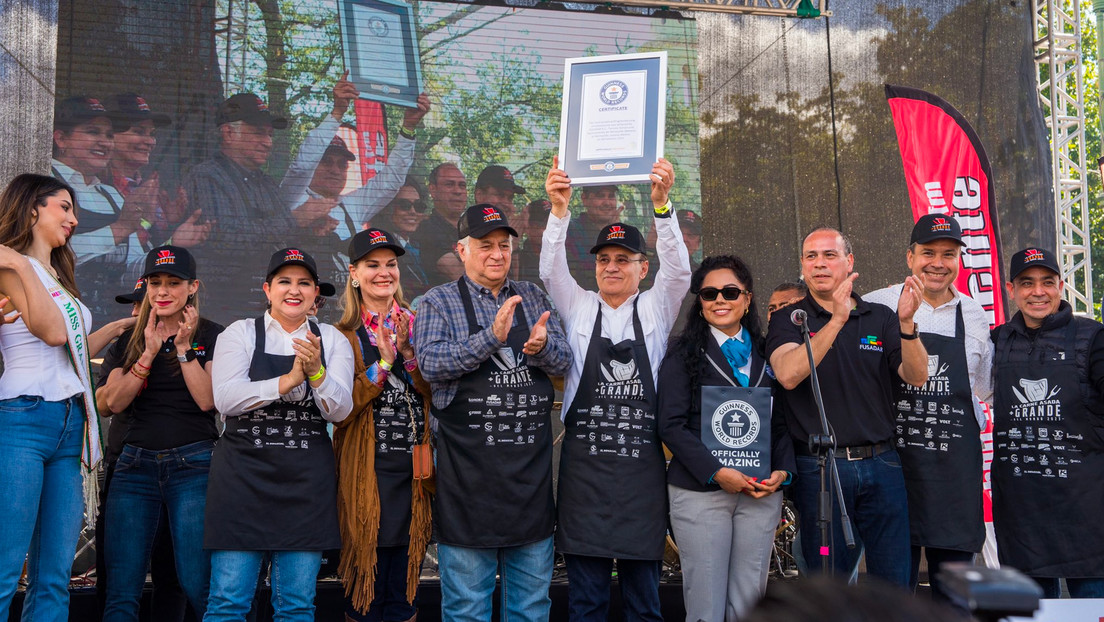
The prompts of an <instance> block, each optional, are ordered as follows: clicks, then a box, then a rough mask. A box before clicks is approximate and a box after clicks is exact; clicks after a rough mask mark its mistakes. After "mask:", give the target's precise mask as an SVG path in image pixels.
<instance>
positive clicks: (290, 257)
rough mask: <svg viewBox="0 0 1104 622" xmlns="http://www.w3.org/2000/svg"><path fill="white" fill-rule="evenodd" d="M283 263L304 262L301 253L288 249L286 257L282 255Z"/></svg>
mask: <svg viewBox="0 0 1104 622" xmlns="http://www.w3.org/2000/svg"><path fill="white" fill-rule="evenodd" d="M284 261H305V260H304V259H303V252H302V251H299V250H296V249H294V248H291V249H288V252H287V254H286V255H284Z"/></svg>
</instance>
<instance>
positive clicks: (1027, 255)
mask: <svg viewBox="0 0 1104 622" xmlns="http://www.w3.org/2000/svg"><path fill="white" fill-rule="evenodd" d="M1043 259H1045V257H1044V256H1043V251H1040V250H1038V249H1034V248H1029V249H1027V250H1026V251H1024V263H1027V262H1029V261H1042V260H1043Z"/></svg>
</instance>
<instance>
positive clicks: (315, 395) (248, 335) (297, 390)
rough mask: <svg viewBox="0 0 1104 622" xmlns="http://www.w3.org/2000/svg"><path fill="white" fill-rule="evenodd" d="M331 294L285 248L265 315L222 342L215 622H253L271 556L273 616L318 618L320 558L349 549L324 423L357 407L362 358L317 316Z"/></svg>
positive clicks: (211, 610) (216, 372)
mask: <svg viewBox="0 0 1104 622" xmlns="http://www.w3.org/2000/svg"><path fill="white" fill-rule="evenodd" d="M327 289H328V290H329V294H332V293H333V291H332V290H333V287H332V286H328V287H326V288H322V287H320V286H319V283H318V267H317V264H315V262H314V258H313V257H311V256H310V255H309V254H307V253H305V252H303V251H302V250H300V249H298V248H285V249H282V250H279V251H276V253H275V254H273V255H272V258H271V259H270V260H269V262H268V272H267V276H266V277H265V283H264V292H265V295H266V296H267V297H268V311H266V312H265V314H264V315H263V316H261V317H259V318H253V319H245V320H238V321H237V322H234V323H233V324H231V325H230V326H227V327H226V330H225V331H223V333H222V334H221V335H219V339H218V344H217V346H216V347H215V360H214V368H213V369H212V372H211V378H212V384H213V385H214V398H215V406H216V407H217V408H218V411H219V413H221V414H222V416H223V418H224V419H225V420H226V430H225V432H224V433H223V435H222V438H221V439H219V443H218V447H217V448H216V449H215V452H214V456H213V457H212V460H211V475H210V479H209V481H208V486H207V507H206V514H205V519H204V534H203V538H204V547H205V548H207V549H209V550H210V551H211V591H210V596H209V602H208V605H207V613H206V615H204V618H203V619H204V620H205V621H206V622H213V621H223V620H238V621H244V620H245V616H246V614H248V613H249V608H250V604H251V602H252V600H253V595H254V593H255V592H256V590H257V579H258V576H259V573H260V570H261V567H262V564H263V562H264V561H265V559H266V558H268V559H270V560H271V568H272V570H271V580H272V605H273V608H274V609H275V613H274V618H275V619H277V620H284V621H286V622H307V621H313V620H314V594H315V585H316V581H317V579H318V571H319V569H320V568H321V566H322V552H323V551H327V550H330V549H337V548H340V547H341V533H340V530H339V528H338V522H337V475H336V467H335V463H334V452H333V446H332V444H331V443H330V437H329V434H328V433H327V429H326V425H327V424H328V423H334V424H337V423H340V422H341V421H342V420H344V419H345V418H346V417H348V416H349V412H350V411H351V410H352V407H353V395H352V384H353V351H352V348H350V347H349V342H348V340H346V339H345V338H344V337H343V336H342V335H341V333H339V332H338V331H337V329H336V328H334V327H333V326H330V325H329V324H316V323H315V322H314V321H312V320H311V319H309V317H308V316H309V315H310V311H311V309H312V308H313V307H314V302H315V299H316V298H317V297H318V295H319V294H320V293H326V291H325V290H327Z"/></svg>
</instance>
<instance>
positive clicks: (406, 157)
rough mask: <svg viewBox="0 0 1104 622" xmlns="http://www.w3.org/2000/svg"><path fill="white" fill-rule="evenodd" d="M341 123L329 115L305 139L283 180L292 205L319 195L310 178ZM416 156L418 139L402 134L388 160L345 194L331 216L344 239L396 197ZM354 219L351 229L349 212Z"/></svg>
mask: <svg viewBox="0 0 1104 622" xmlns="http://www.w3.org/2000/svg"><path fill="white" fill-rule="evenodd" d="M340 128H341V123H340V122H338V120H337V119H335V118H333V115H326V118H325V119H323V120H322V123H319V124H318V127H316V128H314V129H313V130H311V131H310V133H309V134H307V137H306V138H305V139H303V144H302V145H301V146H300V147H299V153H297V154H296V155H295V160H294V161H293V162H292V163H291V166H289V167H288V170H287V173H286V174H285V175H284V179H283V181H281V182H280V194H281V196H282V197H283V199H284V203H285V204H287V206H288V209H295V208H297V207H299V206H300V205H302V204H303V203H305V202H306V201H307V199H310V198H318V196H319V195H318V194H317V193H315V192H312V191H310V190H309V188H310V182H311V180H312V179H314V170H315V169H316V168H318V163H319V162H321V161H322V156H323V155H325V154H326V149H327V148H328V147H329V146H330V141H332V140H333V138H334V136H336V135H337V131H338V130H339V129H340ZM413 159H414V140H413V139H411V138H405V137H403V136H399V139H398V140H397V141H395V144H394V146H392V148H391V152H390V153H388V154H387V164H386V165H384V167H383V168H382V169H380V170H379V171H377V172H376V174H375V175H374V176H373V177H372V178H371V179H369V180H368V183H366V184H364V185H363V186H361V187H360V188H357V189H356V190H353V191H352V192H350V193H349V194H346V195H342V196H341V200H340V201H339V203H338V204H337V205H335V206H334V208H333V209H332V210H330V213H329V216H330V218H333V219H334V220H336V221H337V228H336V229H335V230H334V233H336V234H337V237H339V238H341V239H342V240H348V239H349V238H351V237H353V236H354V235H356V233H357V231H360V227H361V226H362V225H363V224H364V223H365V222H367V221H368V220H370V219H371V218H372V216H375V215H376V214H377V213H379V211H380V210H382V209H383V208H384V207H387V204H388V203H390V202H391V199H393V198H395V195H396V194H398V192H399V189H400V188H402V186H403V183H405V182H406V173H407V171H409V170H410V163H411V161H412V160H413ZM346 212H348V214H349V218H350V219H351V220H352V221H353V226H354V227H356V230H355V231H350V230H349V225H348V222H347V221H346V219H345V214H346Z"/></svg>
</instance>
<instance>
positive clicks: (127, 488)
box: [96, 246, 223, 620]
mask: <svg viewBox="0 0 1104 622" xmlns="http://www.w3.org/2000/svg"><path fill="white" fill-rule="evenodd" d="M196 274H197V271H196V263H195V260H194V259H193V258H192V256H191V253H189V252H188V250H187V249H185V248H182V247H179V246H159V247H157V248H154V249H152V250H150V252H149V253H148V254H147V255H146V261H145V270H144V272H143V274H142V278H143V279H145V282H146V285H145V289H146V296H145V298H143V299H142V302H141V303H140V308H139V311H138V319H137V323H136V324H135V327H134V328H132V329H131V330H130V331H129V332H128V333H125V334H124V335H123V336H122V337H121V338H120V339H119V340H118V341H116V342H115V345H114V346H112V348H111V350H110V351H108V353H107V356H106V357H104V363H103V366H102V368H101V374H103V375H106V376H107V381H106V382H104V384H103V386H102V387H101V388H100V390H99V391H98V392H97V394H96V403H97V405H98V406H99V409H100V413H101V414H104V415H106V416H111V415H113V414H117V413H122V412H124V411H125V412H127V414H128V415H129V425H128V427H127V433H126V439H125V445H124V446H123V449H122V452H121V453H120V455H119V458H118V461H117V462H116V464H115V468H114V469H113V471H112V477H111V485H110V489H109V491H108V494H107V502H106V504H105V509H106V515H105V517H104V528H105V537H104V540H105V545H106V546H105V548H106V551H105V554H104V557H105V562H106V564H107V566H106V567H105V571H106V572H107V573H108V577H109V579H108V585H107V603H106V606H105V609H104V616H103V617H104V620H133V619H135V618H137V617H138V610H139V606H140V604H141V600H142V590H143V588H144V587H145V584H146V570H147V568H149V565H150V551H151V549H152V548H153V544H154V541H155V539H156V536H157V533H158V530H159V526H160V523H161V516H162V514H166V515H167V517H168V523H167V528H168V531H169V533H170V535H171V538H172V541H173V555H174V556H175V561H176V567H177V573H176V575H177V577H178V578H179V581H180V585H181V587H182V588H183V589H184V594H185V595H186V596H187V597H188V601H189V602H190V603H191V605H192V609H193V610H194V611H197V612H199V611H206V609H207V591H208V588H209V583H210V580H209V579H210V568H211V564H210V556H209V554H208V553H207V552H206V551H204V550H203V524H202V521H201V520H200V519H199V514H200V513H201V512H202V511H203V507H204V505H205V504H206V499H207V473H208V469H209V468H210V464H211V452H212V450H213V449H214V446H215V441H217V440H218V437H219V433H218V428H217V427H216V425H215V417H216V413H215V403H214V397H213V393H212V389H211V371H210V361H211V352H212V351H213V350H214V347H215V340H216V338H217V337H218V335H219V333H220V332H222V328H223V327H222V326H221V325H219V324H216V323H214V322H211V321H209V320H207V319H205V318H203V317H202V316H201V314H200V311H199V308H200V305H199V280H198V278H197V276H196Z"/></svg>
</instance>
